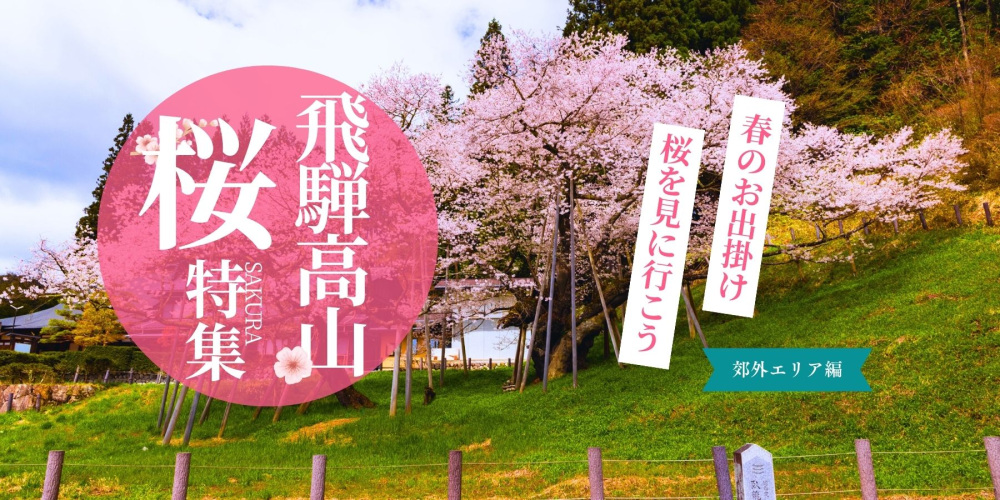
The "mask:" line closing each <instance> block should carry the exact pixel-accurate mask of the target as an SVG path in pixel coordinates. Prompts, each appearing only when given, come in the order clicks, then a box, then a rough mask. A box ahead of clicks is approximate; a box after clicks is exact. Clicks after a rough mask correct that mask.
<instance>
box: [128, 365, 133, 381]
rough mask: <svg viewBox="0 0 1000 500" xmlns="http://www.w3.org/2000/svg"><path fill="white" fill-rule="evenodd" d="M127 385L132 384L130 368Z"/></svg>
mask: <svg viewBox="0 0 1000 500" xmlns="http://www.w3.org/2000/svg"><path fill="white" fill-rule="evenodd" d="M128 383H130V384H131V383H132V368H129V369H128Z"/></svg>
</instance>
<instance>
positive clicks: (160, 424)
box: [156, 375, 170, 429]
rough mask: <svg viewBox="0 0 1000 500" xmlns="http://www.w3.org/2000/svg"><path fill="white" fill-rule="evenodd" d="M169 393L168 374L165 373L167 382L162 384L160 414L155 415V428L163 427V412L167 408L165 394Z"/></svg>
mask: <svg viewBox="0 0 1000 500" xmlns="http://www.w3.org/2000/svg"><path fill="white" fill-rule="evenodd" d="M169 395H170V375H167V383H166V384H163V397H162V398H160V414H159V416H157V417H156V428H157V429H162V428H163V413H164V412H165V411H166V409H167V396H169Z"/></svg>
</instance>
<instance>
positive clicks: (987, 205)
mask: <svg viewBox="0 0 1000 500" xmlns="http://www.w3.org/2000/svg"><path fill="white" fill-rule="evenodd" d="M983 212H985V213H986V225H987V226H990V227H992V226H993V214H992V213H991V212H990V202H988V201H984V202H983Z"/></svg>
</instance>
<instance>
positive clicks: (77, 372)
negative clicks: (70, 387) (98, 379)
mask: <svg viewBox="0 0 1000 500" xmlns="http://www.w3.org/2000/svg"><path fill="white" fill-rule="evenodd" d="M78 378H80V365H76V373H74V374H73V383H74V384H75V383H76V380H77V379H78Z"/></svg>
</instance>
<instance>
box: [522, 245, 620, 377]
mask: <svg viewBox="0 0 1000 500" xmlns="http://www.w3.org/2000/svg"><path fill="white" fill-rule="evenodd" d="M568 239H569V238H568V237H567V238H565V239H563V238H561V237H560V240H561V241H562V240H568ZM567 261H568V259H565V258H561V259H559V264H558V265H557V267H556V286H555V291H556V293H555V299H554V301H553V308H552V311H553V312H552V348H551V357H550V359H549V379H550V380H551V379H555V378H558V377H561V376H562V375H565V374H567V373H571V372H572V368H573V365H572V358H573V350H572V342H571V339H570V307H569V263H568V262H567ZM563 262H566V264H565V265H563ZM560 281H561V282H562V283H560ZM602 284H603V283H602ZM605 292H606V295H605V299H606V300H607V305H608V308H609V309H614V308H616V307H618V306H620V305H622V304H624V303H625V300H626V299H627V298H628V289H627V288H626V284H625V283H622V282H613V283H609V284H608V286H607V288H606V289H605ZM544 319H547V318H544ZM544 329H545V321H544V320H541V318H540V321H539V332H538V335H540V336H541V337H540V338H542V339H544ZM606 329H607V327H606V321H605V318H604V312H603V308H602V307H601V303H600V301H599V300H597V298H596V297H590V298H589V301H588V302H587V303H586V306H585V307H583V310H582V311H580V316H579V319H578V323H577V350H578V353H577V356H578V368H585V367H586V365H587V363H586V359H587V353H588V352H590V348H591V347H593V345H594V340H595V339H596V338H597V335H599V334H600V333H601V332H602V331H604V330H606ZM543 356H544V342H541V343H539V345H538V348H536V349H533V350H532V352H531V358H532V359H533V360H534V362H535V363H534V367H535V374H536V376H537V377H538V378H541V377H542V374H543V371H544V368H543Z"/></svg>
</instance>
